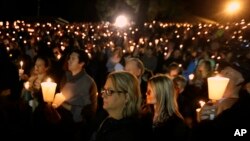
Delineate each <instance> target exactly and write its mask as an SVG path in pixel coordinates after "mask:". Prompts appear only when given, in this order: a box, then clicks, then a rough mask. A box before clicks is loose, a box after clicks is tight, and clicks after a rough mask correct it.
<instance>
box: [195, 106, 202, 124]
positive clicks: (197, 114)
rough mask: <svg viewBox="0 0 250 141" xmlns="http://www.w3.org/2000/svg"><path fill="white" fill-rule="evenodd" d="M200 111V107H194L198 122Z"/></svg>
mask: <svg viewBox="0 0 250 141" xmlns="http://www.w3.org/2000/svg"><path fill="white" fill-rule="evenodd" d="M200 111H201V108H197V109H196V120H197V121H198V122H200V120H201V119H200Z"/></svg>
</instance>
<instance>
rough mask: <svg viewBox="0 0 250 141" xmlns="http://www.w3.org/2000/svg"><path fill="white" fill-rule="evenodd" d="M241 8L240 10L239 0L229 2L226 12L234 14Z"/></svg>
mask: <svg viewBox="0 0 250 141" xmlns="http://www.w3.org/2000/svg"><path fill="white" fill-rule="evenodd" d="M239 10H240V3H239V2H238V1H232V2H230V3H228V4H227V6H226V12H227V13H228V14H233V13H235V12H237V11H239Z"/></svg>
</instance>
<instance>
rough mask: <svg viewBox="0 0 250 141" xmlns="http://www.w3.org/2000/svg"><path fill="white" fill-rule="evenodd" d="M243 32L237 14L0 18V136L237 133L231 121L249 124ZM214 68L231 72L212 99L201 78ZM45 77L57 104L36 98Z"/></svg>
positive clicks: (101, 138)
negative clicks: (120, 23)
mask: <svg viewBox="0 0 250 141" xmlns="http://www.w3.org/2000/svg"><path fill="white" fill-rule="evenodd" d="M249 31H250V23H247V22H245V21H244V20H242V21H239V22H238V23H227V24H209V23H197V24H196V23H193V24H191V23H163V22H156V21H153V22H149V23H145V24H144V25H143V26H138V27H137V26H136V25H130V26H129V27H124V28H119V27H116V26H114V25H113V24H111V23H108V22H102V23H72V24H58V23H39V22H37V23H25V21H20V20H17V21H14V22H8V21H7V22H0V65H1V69H0V70H1V71H0V129H1V131H3V132H2V133H3V137H5V136H6V137H8V138H13V137H16V136H19V137H20V138H23V139H31V138H32V139H36V138H39V139H48V138H50V139H61V140H77V141H78V140H89V141H118V140H119V141H121V140H124V141H128V140H132V141H133V140H162V139H164V138H166V139H167V138H170V139H174V140H200V139H201V138H202V137H206V138H209V137H211V138H214V137H216V136H221V137H227V136H229V137H231V136H235V135H236V136H237V134H235V131H236V129H246V130H248V129H250V128H249V127H250V125H249V122H248V120H249V119H250V117H249V115H250V113H249V109H250V105H249V103H250V102H249V101H250V87H249V86H250V74H249V71H250V49H249V48H250V47H249V45H250V33H249ZM218 74H220V75H221V76H223V77H227V78H229V79H230V81H229V83H228V85H227V88H226V90H225V92H224V95H223V97H222V99H220V100H218V101H216V103H214V102H213V103H212V102H211V99H209V94H208V83H207V78H209V77H212V76H215V75H218ZM48 78H51V79H52V81H54V82H55V83H56V84H57V87H56V93H61V94H62V95H63V96H64V97H65V101H64V102H63V103H62V104H61V105H56V106H55V105H52V104H51V103H48V102H45V101H44V97H43V91H42V89H41V83H42V82H45V81H47V79H48ZM200 101H203V102H204V103H206V104H205V106H203V105H202V106H201V105H200V104H199V102H200ZM198 108H201V110H200V112H197V109H198ZM211 115H214V116H213V117H212V118H211ZM2 133H1V134H2ZM244 136H245V137H246V136H249V133H246V135H244ZM241 139H242V138H241Z"/></svg>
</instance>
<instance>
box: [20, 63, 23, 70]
mask: <svg viewBox="0 0 250 141" xmlns="http://www.w3.org/2000/svg"><path fill="white" fill-rule="evenodd" d="M20 67H21V69H22V68H23V61H20Z"/></svg>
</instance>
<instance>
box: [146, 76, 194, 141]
mask: <svg viewBox="0 0 250 141" xmlns="http://www.w3.org/2000/svg"><path fill="white" fill-rule="evenodd" d="M147 104H151V105H153V107H154V110H153V111H154V112H153V119H152V120H153V139H154V140H160V139H164V138H172V139H174V140H187V137H188V135H189V128H188V127H187V126H186V125H185V123H184V121H183V117H182V115H181V114H180V112H179V110H178V106H177V94H176V92H175V88H174V85H173V82H172V80H171V79H170V78H168V77H167V76H166V75H162V74H159V75H156V76H153V77H152V78H150V79H149V80H148V86H147Z"/></svg>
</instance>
